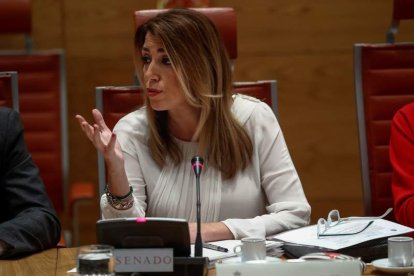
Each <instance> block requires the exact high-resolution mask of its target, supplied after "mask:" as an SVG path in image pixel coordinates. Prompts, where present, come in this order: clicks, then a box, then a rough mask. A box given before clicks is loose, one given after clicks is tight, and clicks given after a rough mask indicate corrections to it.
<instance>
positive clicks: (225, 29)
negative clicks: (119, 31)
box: [134, 7, 237, 60]
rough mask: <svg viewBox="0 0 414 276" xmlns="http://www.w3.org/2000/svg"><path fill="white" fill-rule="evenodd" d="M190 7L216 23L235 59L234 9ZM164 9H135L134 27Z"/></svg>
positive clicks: (229, 52) (232, 57)
mask: <svg viewBox="0 0 414 276" xmlns="http://www.w3.org/2000/svg"><path fill="white" fill-rule="evenodd" d="M192 9H193V10H196V11H198V12H201V13H203V14H205V15H206V16H207V17H208V18H209V19H210V20H211V21H212V22H213V23H214V24H215V25H216V27H217V29H218V31H219V33H220V34H221V37H222V39H223V43H224V45H225V47H226V49H227V52H228V54H229V56H230V59H231V60H235V59H236V58H237V24H236V14H235V12H234V9H233V8H228V7H217V8H192ZM165 11H167V9H158V10H140V11H136V12H135V13H134V18H135V28H136V29H137V28H138V27H139V26H141V25H142V24H144V23H145V22H147V21H148V19H150V18H152V17H155V16H156V15H157V14H159V13H161V12H165Z"/></svg>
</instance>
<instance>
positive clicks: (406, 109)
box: [398, 102, 414, 119]
mask: <svg viewBox="0 0 414 276" xmlns="http://www.w3.org/2000/svg"><path fill="white" fill-rule="evenodd" d="M398 113H403V114H407V115H414V102H411V103H409V104H406V105H404V106H403V107H402V108H400V110H399V111H398ZM410 117H412V116H410ZM413 119H414V118H413Z"/></svg>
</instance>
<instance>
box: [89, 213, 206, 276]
mask: <svg viewBox="0 0 414 276" xmlns="http://www.w3.org/2000/svg"><path fill="white" fill-rule="evenodd" d="M96 234H97V242H98V243H99V244H108V245H112V246H114V247H115V248H172V249H173V252H174V253H173V254H174V271H173V272H134V273H117V274H116V275H140V276H141V275H142V276H144V275H164V276H165V275H177V276H182V275H191V276H202V275H206V271H207V266H208V258H207V257H190V254H191V246H190V232H189V228H188V222H187V221H186V220H185V219H173V218H156V217H145V218H116V219H106V220H98V221H97V222H96Z"/></svg>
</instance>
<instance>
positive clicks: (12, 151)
mask: <svg viewBox="0 0 414 276" xmlns="http://www.w3.org/2000/svg"><path fill="white" fill-rule="evenodd" d="M0 212H1V213H0V240H3V241H5V242H6V243H7V244H9V245H10V248H9V250H8V251H7V253H6V254H5V255H3V256H0V258H11V257H18V256H22V255H26V254H31V253H34V252H37V251H41V250H44V249H47V248H50V247H54V246H56V244H57V243H58V241H59V238H60V223H59V220H58V218H57V216H56V213H55V210H54V208H53V206H52V204H51V202H50V200H49V198H48V195H47V193H46V191H45V188H44V185H43V182H42V180H41V178H40V176H39V171H38V168H37V167H36V165H35V164H34V162H33V160H32V158H31V155H30V153H29V152H28V150H27V147H26V145H25V142H24V135H23V128H22V125H21V121H20V117H19V115H18V113H17V112H15V111H12V110H10V109H4V108H0Z"/></svg>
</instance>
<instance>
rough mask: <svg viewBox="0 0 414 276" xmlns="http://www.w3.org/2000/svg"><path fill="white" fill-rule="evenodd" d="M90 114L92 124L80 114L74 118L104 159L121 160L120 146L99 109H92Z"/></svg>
mask: <svg viewBox="0 0 414 276" xmlns="http://www.w3.org/2000/svg"><path fill="white" fill-rule="evenodd" d="M92 115H93V118H94V120H95V123H94V124H93V125H91V124H89V123H88V122H87V121H86V120H85V118H83V117H82V116H81V115H76V116H75V118H76V119H77V120H78V122H79V125H80V127H81V128H82V130H83V132H84V133H85V134H86V136H87V137H88V138H89V140H91V142H92V143H93V144H94V146H95V148H97V149H98V150H99V151H100V152H101V153H102V154H103V156H104V158H105V160H106V161H109V162H110V161H115V160H121V161H123V155H122V150H121V146H120V145H119V143H118V142H117V139H116V134H115V133H113V132H112V131H111V130H110V129H109V128H108V126H107V125H106V124H105V121H104V119H103V117H102V114H101V112H99V110H97V109H93V110H92ZM115 162H116V161H115Z"/></svg>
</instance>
